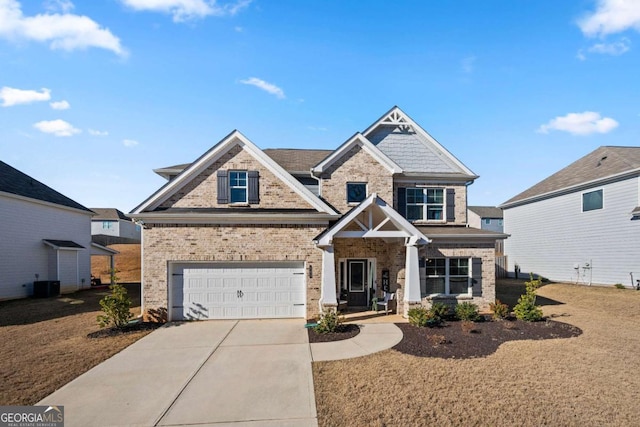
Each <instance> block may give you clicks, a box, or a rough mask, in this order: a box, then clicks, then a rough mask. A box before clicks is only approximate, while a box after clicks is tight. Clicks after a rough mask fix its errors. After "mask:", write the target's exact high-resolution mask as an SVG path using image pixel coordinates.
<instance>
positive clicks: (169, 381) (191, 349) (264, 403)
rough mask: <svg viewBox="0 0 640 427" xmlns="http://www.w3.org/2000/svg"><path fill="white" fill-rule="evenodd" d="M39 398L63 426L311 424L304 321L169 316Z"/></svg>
mask: <svg viewBox="0 0 640 427" xmlns="http://www.w3.org/2000/svg"><path fill="white" fill-rule="evenodd" d="M69 363H73V361H72V360H70V361H69ZM39 405H63V406H64V412H65V426H67V427H71V426H125V425H127V426H130V425H142V426H153V425H161V426H169V425H190V424H197V425H215V426H235V427H241V426H242V427H245V426H247V427H249V426H267V427H268V426H284V427H286V426H317V418H316V406H315V397H314V393H313V377H312V373H311V352H310V348H309V341H308V338H307V331H306V330H305V329H304V321H303V320H242V321H236V320H233V321H206V322H191V323H180V324H170V325H167V326H165V327H163V328H160V329H158V330H157V331H154V332H153V333H151V334H149V335H147V336H146V337H144V338H142V339H141V340H140V341H138V342H136V343H135V344H133V345H131V346H130V347H128V348H126V349H125V350H123V351H122V352H120V353H118V354H117V355H115V356H114V357H112V358H111V359H109V360H107V361H105V362H104V363H102V364H100V365H98V366H96V367H95V368H93V369H92V370H90V371H89V372H87V373H85V374H83V375H81V376H80V377H78V378H77V379H75V380H74V381H72V382H70V383H69V384H67V385H65V386H64V387H62V388H61V389H60V390H58V391H56V392H55V393H53V394H51V395H50V396H48V397H47V398H45V399H44V400H42V401H41V402H39Z"/></svg>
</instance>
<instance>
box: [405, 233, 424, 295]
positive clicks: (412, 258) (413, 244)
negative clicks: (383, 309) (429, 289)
mask: <svg viewBox="0 0 640 427" xmlns="http://www.w3.org/2000/svg"><path fill="white" fill-rule="evenodd" d="M405 246H406V261H405V266H404V268H405V273H404V301H405V302H407V303H419V302H420V300H421V298H420V265H419V263H418V241H417V239H416V238H415V237H412V238H410V239H409V242H408V243H407V244H406V245H405Z"/></svg>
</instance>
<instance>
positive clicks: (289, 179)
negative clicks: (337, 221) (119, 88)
mask: <svg viewBox="0 0 640 427" xmlns="http://www.w3.org/2000/svg"><path fill="white" fill-rule="evenodd" d="M236 146H240V147H241V148H242V149H243V150H246V151H247V152H248V153H249V154H251V156H252V157H254V158H255V159H256V160H257V161H258V162H260V163H261V164H262V165H263V166H264V167H265V168H267V169H268V170H269V171H270V172H272V173H273V174H274V175H275V176H276V177H278V178H279V179H280V180H282V181H283V182H284V183H285V184H287V185H288V186H289V187H290V188H291V189H292V190H293V191H294V192H296V193H297V194H298V195H300V197H301V198H302V199H304V200H306V201H307V202H308V203H309V204H310V205H311V206H312V207H313V208H314V209H316V210H317V211H319V212H322V213H326V214H329V215H338V213H337V212H335V211H334V210H333V209H332V208H331V207H330V206H329V205H327V204H326V203H324V202H323V201H322V200H321V199H319V198H318V197H316V196H315V195H314V194H313V193H312V192H311V191H310V190H308V189H307V188H305V187H304V186H303V185H302V184H301V183H300V182H298V181H297V180H296V179H295V178H294V177H293V176H292V175H291V174H289V173H288V172H287V171H285V170H284V169H283V168H282V166H280V165H279V164H277V163H276V162H275V161H274V160H273V159H272V158H271V157H269V156H267V155H266V154H265V153H264V151H262V150H261V149H260V148H258V147H257V146H256V145H255V144H254V143H253V142H251V141H250V140H249V139H248V138H247V137H245V136H244V135H243V134H242V133H240V132H239V131H237V130H234V131H233V132H231V133H230V134H229V135H227V136H226V137H224V138H223V139H222V140H221V141H220V142H218V143H217V144H216V145H214V146H213V147H212V148H211V149H210V150H209V151H207V152H206V153H204V154H203V155H202V156H200V157H199V158H198V159H197V160H196V161H195V162H193V163H191V164H190V165H189V166H188V167H187V168H186V169H185V170H183V171H182V172H181V173H180V175H178V176H177V177H175V178H174V179H173V180H172V181H169V182H167V183H166V184H165V185H164V186H163V187H161V188H160V189H159V190H158V191H156V192H155V193H154V194H152V195H151V196H150V197H149V198H148V199H147V200H145V201H144V202H142V203H141V204H140V205H138V206H137V207H136V208H134V209H133V211H132V212H131V213H132V214H134V215H135V214H141V213H143V212H149V211H153V210H154V209H155V208H157V207H158V206H159V205H160V204H162V202H164V201H165V200H167V199H168V198H169V197H171V196H172V195H173V194H175V193H176V192H177V191H179V190H180V189H181V188H182V187H184V186H185V185H186V184H187V183H189V182H190V181H191V180H192V179H194V178H196V177H197V176H198V175H199V174H200V173H202V172H203V171H204V170H205V169H206V168H207V167H209V166H210V165H211V164H213V163H214V162H215V161H217V160H218V159H220V157H222V156H223V155H224V154H226V153H227V152H228V151H229V150H230V149H232V148H233V147H236Z"/></svg>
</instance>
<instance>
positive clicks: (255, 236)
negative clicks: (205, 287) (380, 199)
mask: <svg viewBox="0 0 640 427" xmlns="http://www.w3.org/2000/svg"><path fill="white" fill-rule="evenodd" d="M147 226H148V227H150V228H149V229H145V230H144V239H143V242H144V248H143V250H144V252H143V253H144V259H143V265H144V278H143V286H144V293H143V295H144V308H145V314H146V317H148V318H149V317H150V318H157V317H160V319H158V320H166V319H162V317H163V315H162V313H164V314H165V315H166V310H167V298H168V289H167V285H168V284H167V267H168V262H169V261H305V262H306V264H305V267H306V268H305V274H306V286H307V319H311V318H317V317H318V311H319V308H318V300H319V299H320V283H321V282H320V281H321V272H322V251H321V250H320V249H318V248H316V247H315V245H314V244H313V242H312V239H313V238H314V237H315V236H317V235H318V234H320V232H322V231H323V230H324V227H321V226H320V227H318V226H300V225H281V226H278V225H265V226H259V225H230V226H200V225H198V226H194V225H173V224H172V225H153V224H147ZM309 266H312V269H313V272H314V274H313V277H309V273H308V272H309ZM158 313H160V315H158Z"/></svg>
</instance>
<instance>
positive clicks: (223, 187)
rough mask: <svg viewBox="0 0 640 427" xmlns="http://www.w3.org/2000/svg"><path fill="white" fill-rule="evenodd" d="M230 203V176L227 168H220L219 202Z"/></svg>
mask: <svg viewBox="0 0 640 427" xmlns="http://www.w3.org/2000/svg"><path fill="white" fill-rule="evenodd" d="M227 203H229V177H228V175H227V171H226V170H218V204H221V205H223V204H227Z"/></svg>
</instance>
